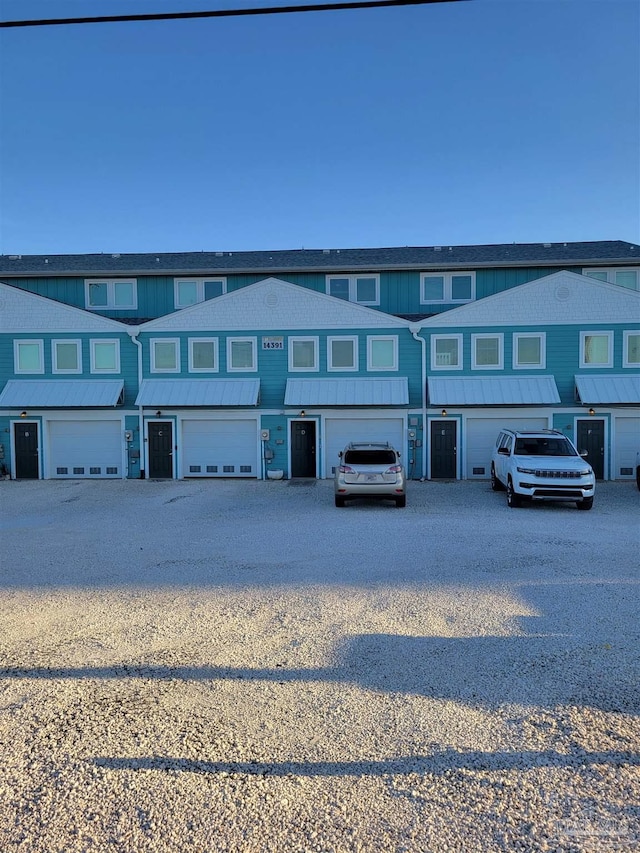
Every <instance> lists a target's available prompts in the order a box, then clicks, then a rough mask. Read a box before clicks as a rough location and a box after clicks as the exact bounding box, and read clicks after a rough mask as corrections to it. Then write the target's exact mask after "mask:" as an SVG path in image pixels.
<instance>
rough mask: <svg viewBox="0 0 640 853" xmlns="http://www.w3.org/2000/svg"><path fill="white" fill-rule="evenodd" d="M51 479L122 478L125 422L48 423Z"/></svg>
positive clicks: (49, 474) (49, 471)
mask: <svg viewBox="0 0 640 853" xmlns="http://www.w3.org/2000/svg"><path fill="white" fill-rule="evenodd" d="M48 438H49V445H48V447H49V454H48V466H47V467H48V471H47V476H49V477H74V478H85V477H87V478H91V477H122V476H123V458H122V457H123V446H122V422H121V421H120V420H110V421H66V420H65V421H49V424H48Z"/></svg>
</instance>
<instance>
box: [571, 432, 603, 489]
mask: <svg viewBox="0 0 640 853" xmlns="http://www.w3.org/2000/svg"><path fill="white" fill-rule="evenodd" d="M576 439H577V440H576V444H577V446H578V453H581V452H582V451H583V450H586V451H587V456H586V460H587V462H588V463H589V465H591V467H592V468H593V472H594V474H595V475H596V480H602V479H604V421H603V420H594V419H593V418H589V420H588V421H587V420H584V421H578V434H577V436H576Z"/></svg>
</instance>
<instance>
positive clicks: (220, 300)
mask: <svg viewBox="0 0 640 853" xmlns="http://www.w3.org/2000/svg"><path fill="white" fill-rule="evenodd" d="M409 326H410V323H409V321H408V320H401V319H399V318H398V317H393V316H392V315H391V314H384V313H383V312H382V311H377V310H376V309H374V308H366V307H364V306H363V305H354V304H353V302H346V301H345V300H344V299H336V298H335V297H334V296H327V294H326V293H318V292H317V291H315V290H309V288H307V287H301V286H300V285H297V284H291V283H290V282H288V281H281V280H280V279H277V278H267V279H265V280H264V281H259V282H257V283H256V284H250V285H248V286H247V287H241V288H239V289H238V290H234V291H232V292H231V293H225V294H224V296H218V297H216V298H215V299H209V300H207V301H206V302H199V303H198V304H197V305H191V306H189V308H183V309H182V310H180V311H175V312H173V313H172V314H166V315H165V316H163V317H159V318H158V319H157V320H151V321H150V322H149V323H145V324H144V325H142V326H141V327H140V331H141V332H159V331H163V332H197V331H210V330H212V329H215V330H216V331H225V330H232V331H238V330H241V329H247V330H249V329H250V330H255V329H260V330H263V331H269V330H272V329H273V330H274V331H275V330H285V329H287V330H288V329H298V330H301V329H309V328H314V329H337V328H341V329H344V328H353V329H375V328H377V329H389V328H408V327H409Z"/></svg>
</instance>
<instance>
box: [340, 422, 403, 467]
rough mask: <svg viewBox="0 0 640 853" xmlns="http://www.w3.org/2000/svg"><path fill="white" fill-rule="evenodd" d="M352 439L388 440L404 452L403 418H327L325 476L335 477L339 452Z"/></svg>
mask: <svg viewBox="0 0 640 853" xmlns="http://www.w3.org/2000/svg"><path fill="white" fill-rule="evenodd" d="M350 441H388V442H389V443H390V444H392V445H393V446H394V447H395V448H397V449H398V450H400V452H403V451H404V429H403V421H402V418H327V419H326V421H325V428H324V442H325V456H324V467H325V477H329V478H331V477H333V474H334V468H335V467H336V465H338V463H339V457H338V453H340V451H341V450H344V447H345V445H346V444H348V443H349V442H350ZM405 461H406V460H405Z"/></svg>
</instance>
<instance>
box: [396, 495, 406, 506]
mask: <svg viewBox="0 0 640 853" xmlns="http://www.w3.org/2000/svg"><path fill="white" fill-rule="evenodd" d="M406 505H407V496H406V495H402V497H400V498H396V506H397V507H398V509H401V508H402V507H403V506H406Z"/></svg>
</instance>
